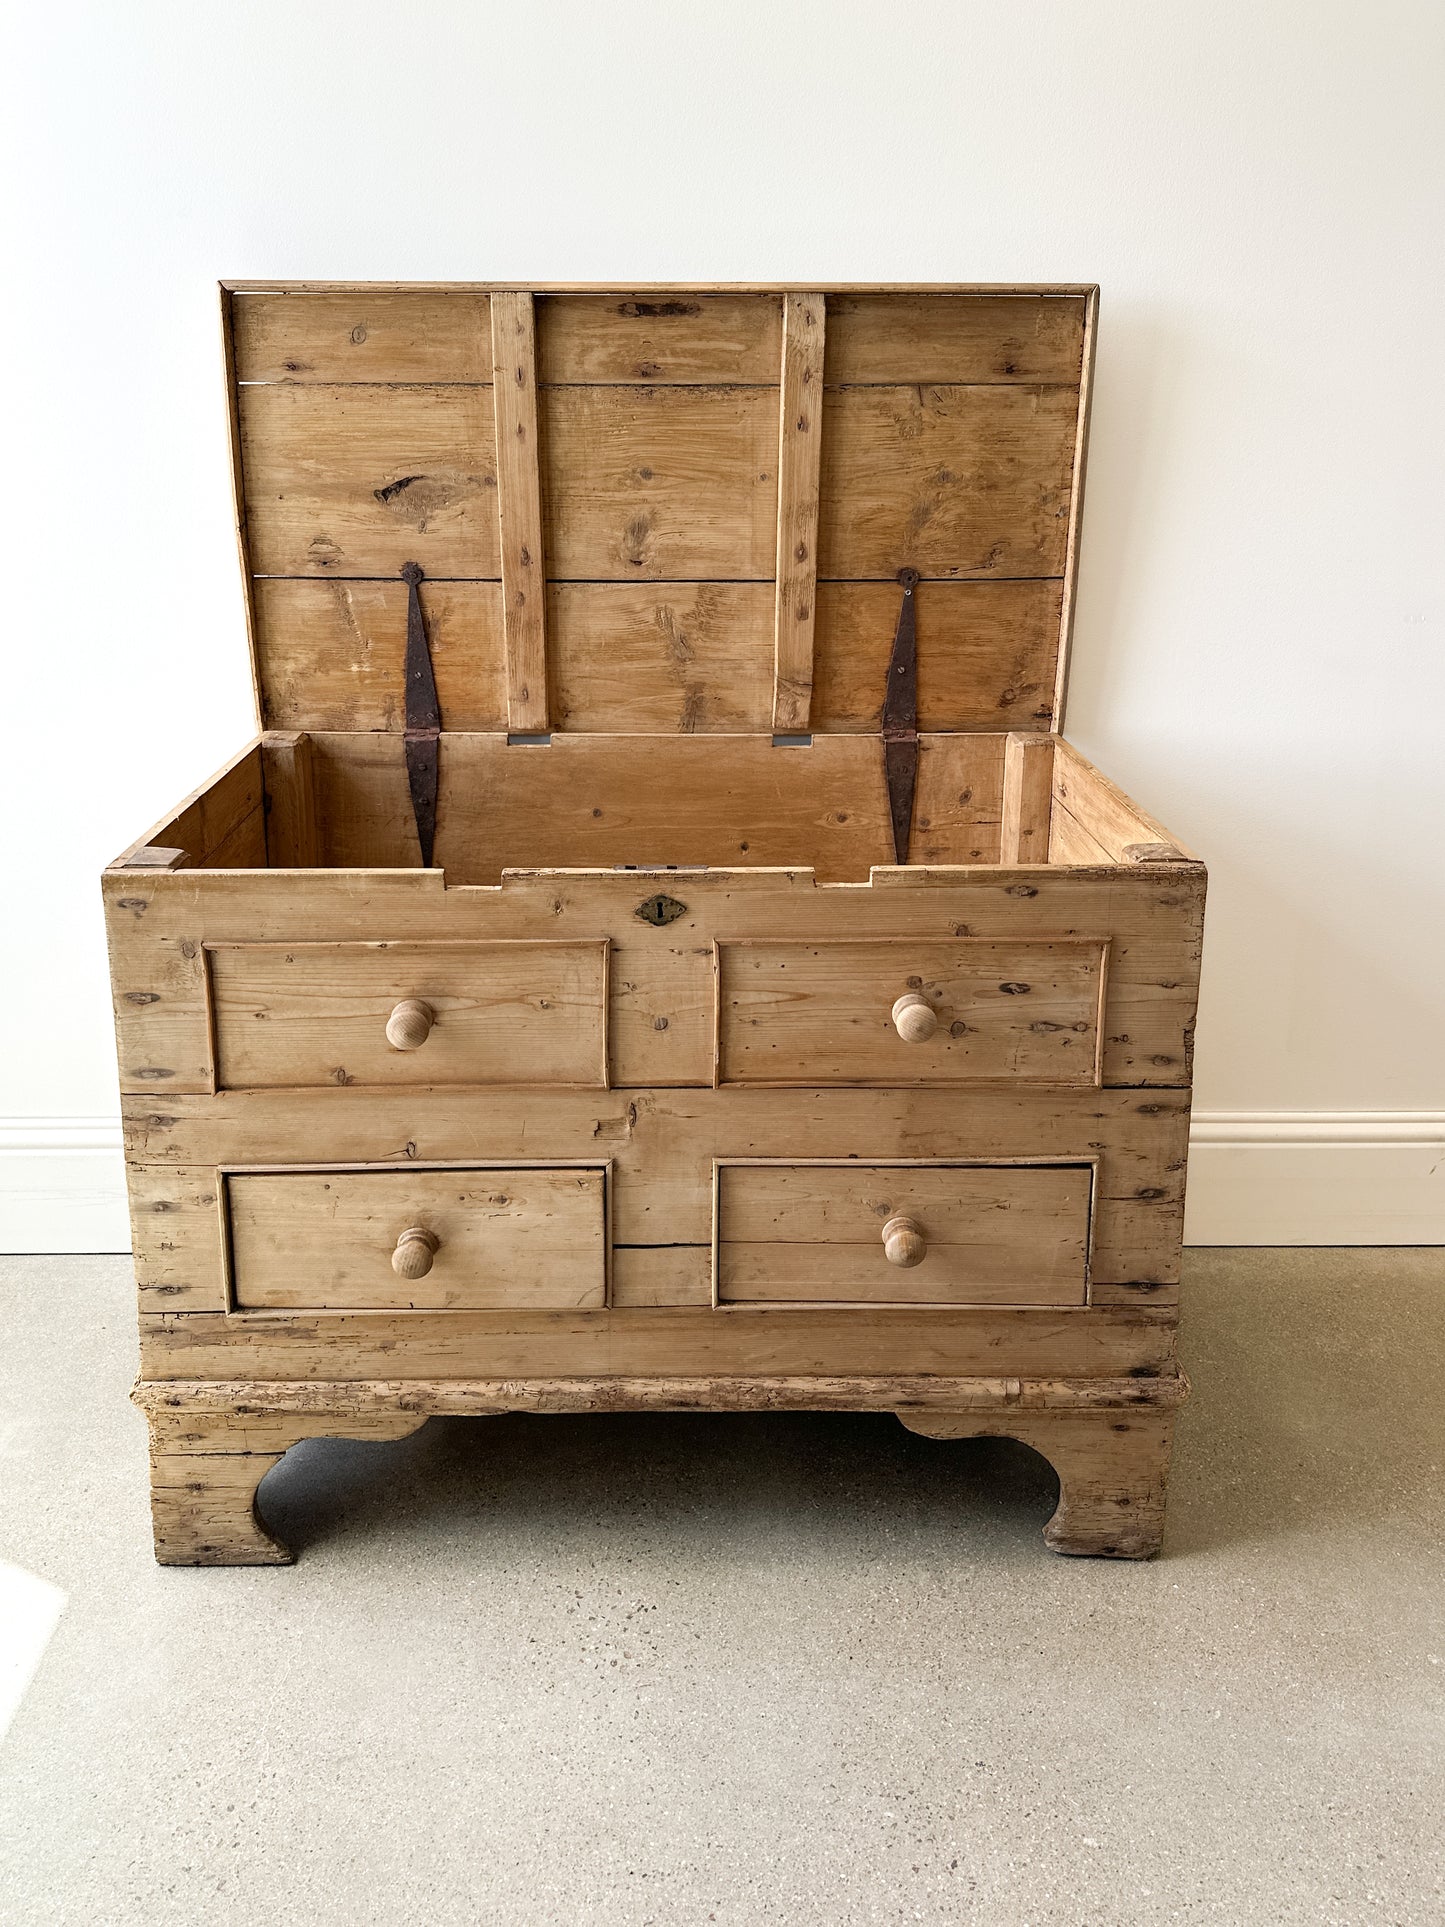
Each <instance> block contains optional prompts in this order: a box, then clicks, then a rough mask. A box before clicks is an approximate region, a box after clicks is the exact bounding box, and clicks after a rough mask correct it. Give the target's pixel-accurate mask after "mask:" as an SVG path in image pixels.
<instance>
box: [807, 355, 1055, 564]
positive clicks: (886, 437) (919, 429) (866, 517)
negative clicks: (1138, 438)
mask: <svg viewBox="0 0 1445 1927" xmlns="http://www.w3.org/2000/svg"><path fill="white" fill-rule="evenodd" d="M1077 417H1078V395H1077V393H1076V392H1075V391H1074V390H1072V389H1070V388H1065V387H1057V388H1055V387H1017V386H1010V385H1001V386H990V387H961V386H958V385H938V386H933V387H922V388H920V387H907V388H904V387H899V388H829V389H828V391H827V393H826V395H825V398H824V406H823V473H822V482H821V489H822V500H821V508H820V511H819V525H818V551H819V553H818V572H819V574H820V575H822V576H826V577H833V576H837V577H843V578H850V577H852V578H856V577H860V576H864V577H867V576H872V577H877V578H880V579H884V580H891V579H892V578H893V577H894V576H896V574H897V572H898V571H899V570H900V569H902V568H911V569H916V570H917V571H918V572H919V574H920V575H922V576H924V577H941V578H958V577H967V576H996V577H1002V576H1058V575H1061V574H1062V572H1063V568H1064V562H1065V558H1066V554H1067V542H1068V512H1069V499H1070V485H1071V481H1072V477H1073V468H1074V451H1075V429H1076V424H1077Z"/></svg>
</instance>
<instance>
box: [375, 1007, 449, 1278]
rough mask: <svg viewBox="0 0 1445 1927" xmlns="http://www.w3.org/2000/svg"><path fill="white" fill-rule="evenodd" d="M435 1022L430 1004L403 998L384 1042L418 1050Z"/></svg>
mask: <svg viewBox="0 0 1445 1927" xmlns="http://www.w3.org/2000/svg"><path fill="white" fill-rule="evenodd" d="M436 1020H437V1014H436V1012H435V1011H434V1010H433V1009H432V1007H431V1005H430V1004H424V1003H423V1002H422V1001H421V999H420V998H419V997H403V999H402V1000H401V1002H400V1003H399V1004H398V1005H397V1007H396V1009H395V1010H394V1011H393V1012H392V1013H391V1015H390V1017H388V1018H387V1020H386V1041H387V1043H388V1044H390V1045H391V1047H392V1049H393V1050H420V1049H421V1047H422V1045H423V1044H424V1043H425V1042H426V1040H427V1039H428V1037H430V1036H431V1027H432V1025H433V1024H434V1023H435V1022H436ZM417 1276H418V1277H420V1276H421V1273H420V1272H418V1273H417Z"/></svg>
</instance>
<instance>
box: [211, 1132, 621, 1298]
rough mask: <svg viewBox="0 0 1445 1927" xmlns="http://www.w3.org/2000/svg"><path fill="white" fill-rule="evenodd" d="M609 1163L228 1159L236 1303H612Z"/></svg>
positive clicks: (229, 1219) (233, 1292) (227, 1181)
mask: <svg viewBox="0 0 1445 1927" xmlns="http://www.w3.org/2000/svg"><path fill="white" fill-rule="evenodd" d="M605 1187H606V1173H605V1172H604V1171H603V1170H602V1169H601V1168H592V1169H578V1168H564V1169H553V1170H541V1169H535V1168H526V1167H521V1168H509V1169H500V1168H498V1169H492V1170H448V1171H440V1170H416V1169H405V1170H397V1171H375V1170H368V1171H294V1172H293V1171H288V1172H270V1171H264V1172H262V1171H255V1172H233V1173H232V1174H231V1175H230V1176H229V1177H228V1178H227V1179H226V1216H227V1221H228V1229H229V1233H230V1265H231V1300H232V1304H233V1305H234V1307H235V1309H236V1310H237V1311H250V1310H294V1311H398V1310H408V1309H412V1308H415V1307H426V1308H427V1309H429V1310H442V1311H454V1310H462V1309H466V1310H478V1309H487V1308H491V1307H501V1308H506V1307H518V1308H522V1309H526V1310H532V1311H539V1310H549V1309H556V1310H564V1311H571V1310H575V1309H577V1308H578V1307H579V1306H595V1305H603V1304H605V1303H606V1302H607V1220H606V1188H605Z"/></svg>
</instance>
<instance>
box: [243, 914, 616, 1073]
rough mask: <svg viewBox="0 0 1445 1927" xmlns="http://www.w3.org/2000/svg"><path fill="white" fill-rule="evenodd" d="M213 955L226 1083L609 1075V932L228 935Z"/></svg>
mask: <svg viewBox="0 0 1445 1927" xmlns="http://www.w3.org/2000/svg"><path fill="white" fill-rule="evenodd" d="M207 960H208V964H209V968H210V984H211V1004H212V1011H213V1016H214V1022H215V1038H216V1083H217V1086H218V1088H219V1089H221V1090H232V1091H245V1090H279V1089H285V1088H288V1087H296V1086H315V1085H326V1084H339V1085H348V1084H380V1085H389V1084H390V1085H394V1084H415V1085H427V1084H473V1085H475V1084H497V1085H536V1084H551V1085H569V1086H574V1087H575V1086H579V1085H582V1086H598V1087H605V1086H606V1083H607V1052H606V1035H607V945H606V943H605V942H597V943H454V944H448V943H300V944H279V943H248V944H218V945H215V946H212V947H210V948H209V949H208V951H207Z"/></svg>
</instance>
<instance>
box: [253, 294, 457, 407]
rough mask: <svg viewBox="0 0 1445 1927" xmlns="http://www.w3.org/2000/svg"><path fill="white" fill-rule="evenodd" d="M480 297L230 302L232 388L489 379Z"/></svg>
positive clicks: (264, 297) (268, 297)
mask: <svg viewBox="0 0 1445 1927" xmlns="http://www.w3.org/2000/svg"><path fill="white" fill-rule="evenodd" d="M487 305H488V303H487V297H486V295H485V294H469V293H445V294H443V293H439V292H419V291H416V290H412V289H405V290H382V289H364V288H347V289H339V290H337V291H336V292H335V293H331V294H234V295H232V297H231V314H232V327H233V330H234V337H235V361H236V379H237V380H238V381H242V382H293V383H294V382H425V383H438V382H465V383H469V384H473V385H476V384H482V385H487V384H489V383H490V382H491V379H492V356H491V347H490V342H489V339H488V319H487Z"/></svg>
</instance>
